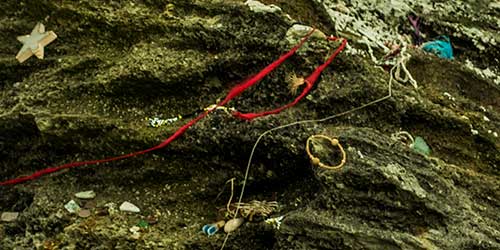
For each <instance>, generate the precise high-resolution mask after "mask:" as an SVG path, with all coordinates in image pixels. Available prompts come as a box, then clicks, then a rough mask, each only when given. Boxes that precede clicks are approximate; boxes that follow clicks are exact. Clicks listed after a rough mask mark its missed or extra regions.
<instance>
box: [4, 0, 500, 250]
mask: <svg viewBox="0 0 500 250" xmlns="http://www.w3.org/2000/svg"><path fill="white" fill-rule="evenodd" d="M251 2H256V1H251ZM261 2H262V3H263V4H266V5H267V6H271V4H274V6H277V7H279V9H281V10H280V11H252V10H251V8H250V7H249V6H247V5H245V1H168V2H165V1H155V0H145V1H104V2H103V1H94V0H85V1H78V2H76V1H65V0H64V1H10V0H8V1H3V2H2V3H0V31H1V32H2V34H3V35H2V36H1V38H0V41H1V43H0V96H1V97H0V131H1V133H0V149H1V150H0V177H1V179H0V181H4V180H7V179H11V178H16V177H19V176H25V175H29V174H31V173H33V172H34V171H36V170H40V169H43V168H46V167H50V166H56V165H59V164H64V163H68V162H74V161H81V160H89V159H99V158H104V157H109V156H116V155H121V154H123V153H129V152H133V151H137V150H142V149H145V148H148V147H151V146H154V145H157V144H159V143H160V142H161V141H162V140H163V139H165V138H166V137H168V136H169V135H171V134H172V133H173V132H174V131H175V130H176V129H177V128H179V127H180V126H182V125H183V124H184V123H186V122H187V121H188V120H189V119H190V118H191V117H190V116H189V114H191V113H193V112H196V111H198V110H199V109H201V108H205V107H207V106H209V105H211V104H213V103H215V102H216V100H217V99H220V98H223V97H224V96H225V94H226V93H227V92H228V91H229V90H230V89H231V88H232V87H233V86H235V84H237V83H239V82H241V81H242V80H243V79H245V78H247V77H248V76H250V75H252V74H255V73H257V72H258V71H259V70H260V69H262V68H263V67H264V66H265V65H267V64H268V63H270V62H272V61H273V60H275V59H276V58H278V57H279V55H281V54H283V53H284V52H285V51H287V50H288V49H290V48H291V46H293V45H292V44H293V43H294V41H295V42H296V41H298V39H300V36H295V37H290V34H292V33H294V32H288V34H289V36H288V37H287V31H289V29H290V28H291V27H293V25H294V24H303V25H308V26H315V27H318V28H319V29H320V30H321V31H322V32H323V33H324V34H326V35H330V34H334V35H336V36H340V37H346V38H348V39H349V47H348V48H347V49H346V50H345V51H343V52H342V53H341V54H340V55H339V56H338V57H337V58H336V59H335V61H334V62H333V64H332V65H331V66H330V67H329V68H327V70H325V71H324V72H323V74H322V76H321V78H320V81H319V83H318V85H317V86H316V87H315V88H314V89H313V91H312V92H311V93H310V94H309V96H308V97H307V98H306V99H303V100H302V101H301V102H300V103H299V104H298V105H297V106H296V107H293V108H291V109H289V110H286V111H284V112H282V113H281V114H279V115H274V116H268V117H264V118H259V119H256V120H254V121H250V122H245V121H241V120H237V119H235V118H233V117H231V116H228V115H227V114H226V113H225V112H224V111H221V110H220V111H215V112H213V113H212V114H210V115H209V116H208V117H206V118H205V119H203V120H201V121H200V122H198V123H197V124H196V125H195V126H193V127H192V128H190V129H189V130H187V132H186V134H184V135H183V136H182V137H180V138H179V139H177V140H176V141H174V142H173V143H172V144H171V145H169V146H168V147H166V148H163V149H160V150H157V151H154V152H151V153H149V154H146V155H142V156H139V157H135V158H131V159H126V160H122V161H118V162H110V163H105V164H99V165H96V166H85V167H80V168H76V169H71V170H66V171H62V172H58V173H56V174H51V175H48V176H44V177H42V178H40V179H38V180H35V181H31V182H26V183H24V184H19V185H15V186H1V187H0V213H1V212H15V213H17V212H18V213H19V215H18V217H17V218H16V219H15V220H14V221H10V222H2V223H0V248H1V249H13V248H33V247H35V248H38V249H75V248H76V249H117V248H122V249H220V247H221V245H222V242H223V241H224V236H225V235H224V233H222V232H221V233H217V234H215V235H214V236H211V237H207V236H206V235H204V234H203V233H201V228H202V226H203V225H205V224H207V223H211V222H213V221H217V220H218V219H219V218H218V217H219V216H220V211H221V209H222V211H224V210H225V208H226V203H227V201H228V199H229V197H230V191H229V190H228V186H227V185H228V184H227V181H228V180H229V179H231V178H236V182H235V192H239V191H240V190H241V187H242V186H241V185H242V180H243V177H244V174H245V170H246V169H245V167H246V165H247V161H248V157H249V154H250V152H251V150H252V147H253V145H254V143H255V141H256V140H257V138H258V137H259V135H260V134H261V133H263V132H264V131H266V130H268V129H270V128H274V127H277V126H279V125H283V124H287V123H291V122H295V121H298V120H305V119H319V118H323V117H327V116H330V115H333V114H338V113H342V112H345V111H348V110H350V109H353V108H356V107H359V106H361V105H363V104H366V103H369V102H371V101H373V100H375V99H377V98H381V97H384V96H386V95H387V93H388V87H389V86H388V82H389V79H390V74H389V72H388V71H387V70H384V69H383V68H382V67H380V65H377V64H376V62H374V60H373V57H375V58H382V57H383V55H384V54H385V53H386V52H385V51H384V49H383V47H384V46H380V45H378V44H379V43H380V44H384V43H385V42H392V40H393V39H398V38H397V37H398V36H399V35H410V34H411V33H412V32H413V31H412V29H411V26H410V24H409V23H408V21H407V15H408V14H409V13H412V12H413V13H414V14H416V15H418V16H420V17H421V18H422V27H421V32H422V33H423V34H424V35H425V37H424V38H425V39H427V40H428V39H431V38H432V37H435V36H437V35H441V34H445V35H448V36H449V37H450V39H451V42H452V45H453V46H454V57H455V58H454V60H445V59H440V58H438V57H436V56H434V55H431V54H428V53H424V52H422V51H420V50H419V49H418V48H413V47H409V49H408V51H409V53H410V54H411V59H410V60H409V61H408V62H407V64H406V67H407V68H408V70H409V72H410V73H411V74H412V75H413V77H414V78H415V80H416V82H417V83H418V89H415V88H414V87H413V86H411V85H410V84H401V83H399V82H397V81H393V84H392V89H391V90H392V96H391V97H390V98H387V99H384V100H383V101H381V102H378V103H376V104H373V105H370V106H367V107H365V108H363V109H359V110H356V111H353V112H349V113H346V114H345V115H341V116H338V117H336V118H334V119H330V120H328V121H325V122H319V123H303V124H299V125H294V126H290V127H287V128H285V129H280V130H276V131H273V132H272V133H269V134H267V135H266V136H264V137H263V138H262V141H260V143H259V144H258V145H257V147H256V151H255V155H254V157H253V161H252V164H251V169H250V172H249V174H250V178H249V179H248V183H247V187H246V191H245V195H244V197H243V201H245V202H248V201H251V200H268V201H269V200H276V201H277V202H278V204H279V209H278V211H276V212H275V213H274V214H273V216H284V217H283V219H282V220H281V221H280V222H281V224H280V228H279V230H278V229H276V228H275V227H273V226H271V225H269V224H266V223H265V222H264V221H263V220H262V219H258V218H257V219H255V220H253V221H247V222H245V223H244V224H243V225H241V226H240V227H239V228H238V230H236V231H235V232H233V233H232V234H231V235H230V236H229V239H228V241H227V243H226V246H225V249H497V248H500V222H499V221H498V209H499V207H500V177H499V174H500V171H499V167H498V166H499V165H500V154H499V147H500V139H499V138H498V133H500V131H499V130H498V128H499V127H500V113H499V112H500V103H499V100H500V90H499V85H498V83H497V81H498V79H499V78H498V72H499V70H500V69H499V66H498V65H500V64H499V63H498V58H499V57H498V55H499V53H498V51H499V46H498V44H499V42H500V41H499V40H500V38H499V37H498V34H499V32H498V27H499V25H495V24H498V22H499V9H498V7H495V6H496V5H495V3H494V2H493V1H483V2H480V3H476V2H475V1H462V2H463V3H464V4H463V5H462V4H450V3H448V2H445V3H443V4H441V3H440V4H431V3H427V1H420V2H419V3H411V2H409V1H393V2H394V5H392V6H386V5H383V6H382V5H380V4H376V3H372V1H361V0H357V1H284V0H266V1H261ZM255 6H259V8H260V9H259V10H261V9H272V10H277V8H276V7H271V8H266V7H265V6H264V7H263V6H262V5H259V4H255ZM461 6H463V7H461ZM484 6H489V7H488V8H484ZM254 10H255V9H254ZM40 21H41V22H43V23H44V24H45V26H46V28H47V30H53V31H54V32H56V33H57V35H58V38H57V40H55V41H54V42H52V43H51V44H50V45H48V46H47V47H46V48H45V59H43V60H38V59H36V58H30V59H29V60H27V61H26V62H24V63H22V64H19V63H18V62H17V61H16V59H15V54H16V53H17V51H18V50H19V48H20V47H21V43H19V42H18V41H17V40H16V36H19V35H24V34H28V33H29V32H30V31H31V29H32V28H33V27H34V25H35V24H36V23H37V22H40ZM360 30H361V31H362V32H360ZM318 34H320V33H318ZM370 39H372V40H370ZM335 46H336V44H335V43H328V42H326V41H324V38H323V37H322V36H321V35H317V36H313V37H311V39H310V40H309V41H308V42H307V43H306V44H305V45H304V46H303V47H302V48H301V49H300V50H299V51H298V53H297V54H296V55H295V56H293V57H291V58H290V59H289V60H287V61H286V62H285V63H284V64H283V65H282V66H281V67H279V68H278V69H277V70H276V71H274V72H272V73H271V74H270V75H269V76H268V77H266V78H265V79H264V80H263V81H262V82H260V83H259V84H257V85H255V86H253V87H251V88H250V89H249V90H248V91H246V92H244V93H243V94H242V95H241V96H239V97H237V98H236V99H234V100H233V101H231V102H230V103H229V106H231V107H234V108H236V109H237V110H239V111H245V112H255V111H262V110H269V109H272V108H275V107H278V106H281V105H284V104H286V103H288V102H290V101H291V100H292V99H293V98H294V96H293V95H292V94H290V91H289V89H288V80H287V79H290V78H291V77H293V76H299V77H300V76H307V75H308V74H310V72H312V71H313V70H314V68H315V67H317V66H318V65H320V64H321V63H322V61H323V60H324V59H325V57H326V55H327V54H328V53H329V52H331V51H332V50H333V49H334V48H335ZM368 47H370V49H371V50H372V52H371V53H372V55H373V57H372V56H371V55H370V52H369V51H370V49H369V48H368ZM179 114H181V115H183V116H184V117H185V118H184V119H182V120H180V121H176V122H172V123H167V124H164V125H162V126H160V127H157V128H154V127H151V126H149V124H148V122H147V120H145V118H147V117H159V118H162V119H167V118H171V117H177V116H178V115H179ZM485 117H486V118H485ZM398 131H407V132H409V133H410V134H411V135H413V136H419V137H421V138H423V139H424V140H425V141H426V143H427V144H428V145H429V147H430V153H429V155H428V156H427V155H423V154H420V153H418V152H416V151H414V150H412V149H411V147H409V145H408V144H407V143H404V142H402V141H400V140H395V139H394V137H391V135H393V134H394V133H396V132H398ZM314 134H325V135H328V136H332V137H335V138H338V139H339V142H340V143H341V145H342V146H343V147H344V149H345V151H346V154H347V161H346V164H345V165H344V167H343V168H342V169H341V170H340V171H329V170H322V169H319V168H317V167H316V166H313V165H312V164H311V163H310V161H309V158H308V156H307V154H306V153H305V142H306V140H307V138H308V137H309V136H311V135H314ZM318 145H322V146H318ZM318 145H317V146H315V147H314V148H313V153H314V154H315V155H317V156H318V157H319V158H320V159H321V161H323V162H324V163H327V164H331V165H335V164H336V163H338V162H339V160H340V156H339V154H338V150H336V148H335V147H331V146H328V145H327V144H322V143H319V144H318ZM82 190H93V191H95V193H97V194H98V195H97V196H95V198H94V199H93V200H92V205H88V206H87V205H86V203H84V202H81V204H79V205H80V206H81V207H84V210H85V216H81V217H79V216H78V214H70V213H68V212H67V211H66V210H65V209H64V205H65V204H66V203H67V202H68V201H69V200H71V199H73V198H74V194H75V193H78V192H81V191H82ZM235 195H236V194H235ZM123 201H129V202H130V203H133V204H135V205H137V206H138V207H140V208H141V210H140V212H139V213H124V212H121V211H119V208H118V205H117V204H121V203H122V202H123ZM233 201H234V199H233ZM150 218H154V223H151V224H150V225H149V226H147V227H146V226H144V225H143V223H142V224H141V222H143V221H150ZM132 228H133V229H134V230H131V229H132Z"/></svg>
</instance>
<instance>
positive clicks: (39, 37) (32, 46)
mask: <svg viewBox="0 0 500 250" xmlns="http://www.w3.org/2000/svg"><path fill="white" fill-rule="evenodd" d="M56 38H57V35H56V33H54V32H53V31H48V32H45V26H44V25H43V24H42V23H37V24H36V26H35V28H34V29H33V31H31V34H29V35H25V36H18V37H17V40H19V41H20V42H22V43H23V47H22V48H21V50H20V51H19V53H17V55H16V59H17V60H18V61H19V62H20V63H22V62H24V61H26V60H27V59H28V58H30V57H31V56H32V55H35V56H36V57H38V58H39V59H43V47H44V46H46V45H47V44H49V43H51V42H52V41H54V40H55V39H56Z"/></svg>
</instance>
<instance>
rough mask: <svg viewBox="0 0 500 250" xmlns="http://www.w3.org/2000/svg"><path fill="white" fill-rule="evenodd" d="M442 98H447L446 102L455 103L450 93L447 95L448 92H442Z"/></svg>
mask: <svg viewBox="0 0 500 250" xmlns="http://www.w3.org/2000/svg"><path fill="white" fill-rule="evenodd" d="M443 96H445V97H447V98H448V100H450V101H453V102H454V101H456V99H455V97H453V96H452V95H451V94H450V93H448V92H443Z"/></svg>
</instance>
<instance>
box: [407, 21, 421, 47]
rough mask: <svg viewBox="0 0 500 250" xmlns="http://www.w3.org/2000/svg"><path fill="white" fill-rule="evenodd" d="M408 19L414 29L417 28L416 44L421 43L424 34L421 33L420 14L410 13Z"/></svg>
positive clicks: (414, 36) (414, 40) (414, 37)
mask: <svg viewBox="0 0 500 250" xmlns="http://www.w3.org/2000/svg"><path fill="white" fill-rule="evenodd" d="M408 20H409V21H410V23H411V26H413V29H414V30H415V33H413V42H414V43H415V45H420V44H422V42H423V39H422V35H420V22H419V21H420V17H418V16H413V15H409V16H408Z"/></svg>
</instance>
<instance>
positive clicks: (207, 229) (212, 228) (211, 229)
mask: <svg viewBox="0 0 500 250" xmlns="http://www.w3.org/2000/svg"><path fill="white" fill-rule="evenodd" d="M201 230H202V231H203V232H204V233H205V234H206V235H208V236H212V235H214V234H215V233H217V231H219V227H217V225H215V224H207V225H205V226H203V228H202V229H201Z"/></svg>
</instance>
